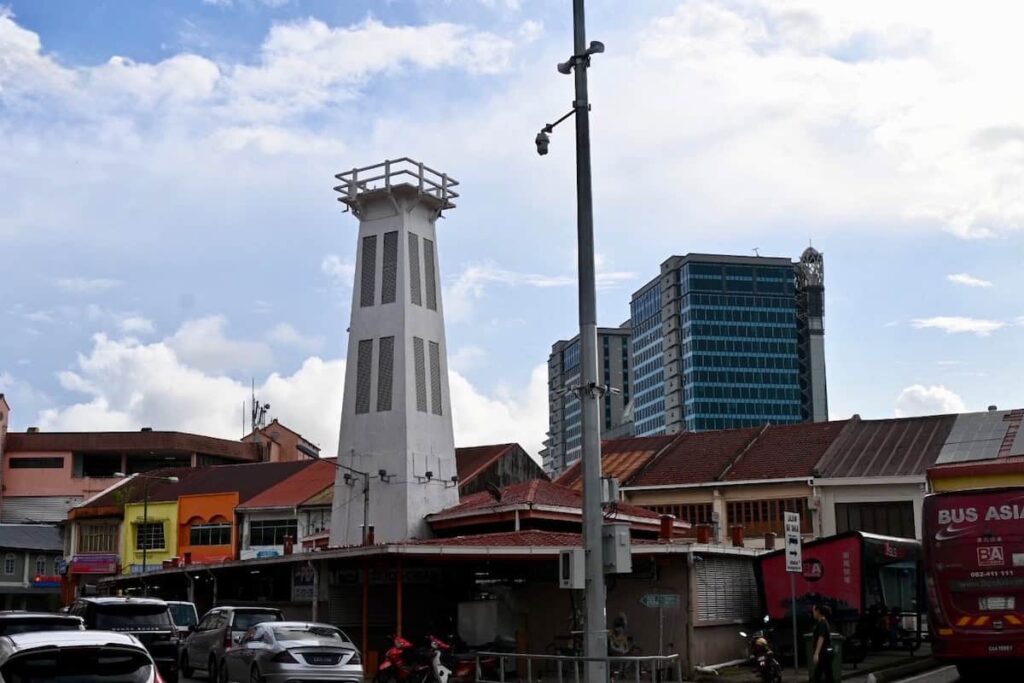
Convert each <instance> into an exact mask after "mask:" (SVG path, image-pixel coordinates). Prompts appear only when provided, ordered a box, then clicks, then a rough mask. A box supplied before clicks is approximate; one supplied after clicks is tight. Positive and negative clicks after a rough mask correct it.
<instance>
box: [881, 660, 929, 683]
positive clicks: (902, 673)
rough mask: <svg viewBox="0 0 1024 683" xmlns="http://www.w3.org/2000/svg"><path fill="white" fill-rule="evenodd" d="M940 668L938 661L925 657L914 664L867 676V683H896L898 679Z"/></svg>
mask: <svg viewBox="0 0 1024 683" xmlns="http://www.w3.org/2000/svg"><path fill="white" fill-rule="evenodd" d="M940 666H942V664H941V663H940V662H939V661H938V660H936V659H933V658H931V657H927V658H924V659H920V660H917V661H915V662H908V663H906V664H898V665H896V666H892V667H889V668H887V669H881V670H880V671H875V672H874V673H870V674H868V683H890V682H891V681H898V680H899V679H901V678H906V677H907V676H912V675H914V674H919V673H924V672H925V671H931V670H932V669H937V668H939V667H940Z"/></svg>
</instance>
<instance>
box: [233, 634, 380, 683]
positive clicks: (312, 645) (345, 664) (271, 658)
mask: <svg viewBox="0 0 1024 683" xmlns="http://www.w3.org/2000/svg"><path fill="white" fill-rule="evenodd" d="M296 680H300V681H303V682H305V681H338V682H339V683H341V682H344V683H362V681H363V661H362V658H360V656H359V651H358V650H357V649H356V646H355V645H353V644H352V641H351V640H350V639H349V637H348V636H346V635H345V634H344V633H343V632H342V631H341V630H340V629H338V628H335V627H334V626H331V625H330V624H316V623H309V622H305V621H271V622H266V623H263V624H258V625H256V626H253V627H252V628H251V629H249V630H248V631H247V632H246V634H245V635H244V636H242V639H241V640H240V641H239V642H238V645H236V646H234V647H233V648H231V649H230V650H228V651H227V652H226V653H225V655H224V666H223V667H221V683H285V682H286V681H296Z"/></svg>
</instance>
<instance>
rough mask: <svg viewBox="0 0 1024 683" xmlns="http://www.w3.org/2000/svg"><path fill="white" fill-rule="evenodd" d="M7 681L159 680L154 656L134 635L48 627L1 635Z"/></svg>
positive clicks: (0, 676) (1, 676) (1, 665)
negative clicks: (29, 631)
mask: <svg viewBox="0 0 1024 683" xmlns="http://www.w3.org/2000/svg"><path fill="white" fill-rule="evenodd" d="M0 680H2V681H4V682H5V683H37V682H38V681H47V683H158V682H159V681H160V677H159V674H158V673H157V670H156V665H155V664H154V663H153V658H152V657H151V656H150V655H149V652H147V651H146V648H144V647H143V646H142V643H140V642H139V641H138V640H137V639H136V638H135V636H132V635H128V634H127V633H111V632H108V631H44V632H41V633H19V634H17V635H10V636H4V637H0Z"/></svg>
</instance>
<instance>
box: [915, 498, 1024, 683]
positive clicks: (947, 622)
mask: <svg viewBox="0 0 1024 683" xmlns="http://www.w3.org/2000/svg"><path fill="white" fill-rule="evenodd" d="M923 516H924V520H923V526H924V569H925V587H926V590H927V593H928V607H929V622H930V629H931V635H932V650H933V654H934V656H935V657H936V658H938V659H940V660H943V661H947V662H950V663H953V664H956V665H957V668H958V669H959V670H960V675H961V677H962V678H963V679H964V680H966V681H995V680H1010V679H1007V678H1003V677H1002V676H1003V675H1005V672H1007V671H1008V670H1011V669H1013V668H1014V667H1018V671H1019V667H1021V666H1022V665H1024V486H1018V487H1013V488H993V489H977V490H968V491H950V492H947V493H936V494H932V495H929V496H926V497H925V499H924V510H923ZM1000 672H1003V673H1000Z"/></svg>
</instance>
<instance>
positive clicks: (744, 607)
mask: <svg viewBox="0 0 1024 683" xmlns="http://www.w3.org/2000/svg"><path fill="white" fill-rule="evenodd" d="M694 568H695V570H696V573H697V620H698V621H722V620H729V621H751V620H754V619H757V617H758V615H760V614H761V612H762V610H761V605H760V599H759V597H758V594H757V580H756V579H755V578H754V563H753V562H752V561H750V560H749V559H746V558H735V557H714V556H710V555H703V556H702V557H701V560H700V561H699V562H695V563H694Z"/></svg>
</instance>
